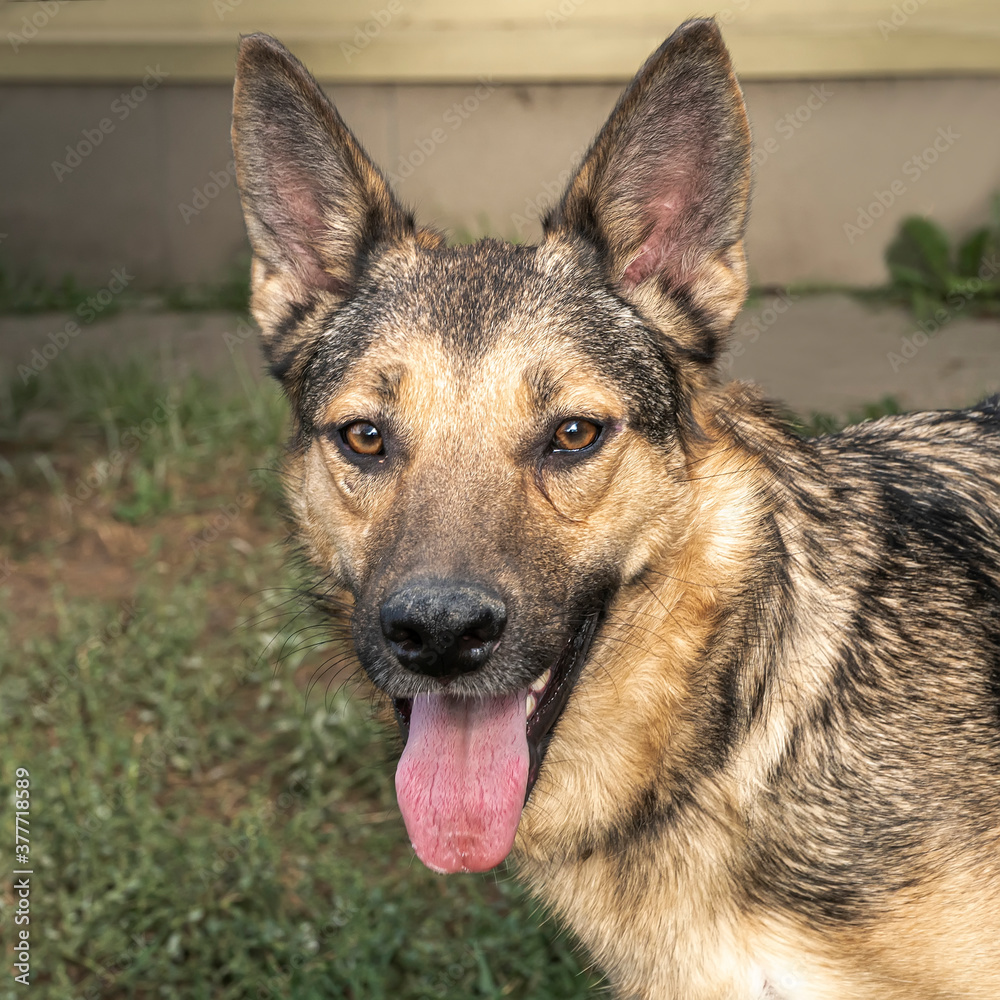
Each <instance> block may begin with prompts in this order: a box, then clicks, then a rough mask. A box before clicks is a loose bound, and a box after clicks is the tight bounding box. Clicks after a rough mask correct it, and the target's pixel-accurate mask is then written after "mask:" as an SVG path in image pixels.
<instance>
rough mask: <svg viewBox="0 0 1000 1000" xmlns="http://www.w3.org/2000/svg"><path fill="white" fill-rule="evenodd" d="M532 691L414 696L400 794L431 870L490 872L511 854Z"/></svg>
mask: <svg viewBox="0 0 1000 1000" xmlns="http://www.w3.org/2000/svg"><path fill="white" fill-rule="evenodd" d="M526 696H527V692H526V691H520V692H517V693H515V694H510V695H504V696H503V697H500V698H489V699H484V700H473V699H471V698H453V697H449V696H447V695H420V696H418V697H417V698H414V699H413V709H412V711H411V713H410V734H409V736H408V737H407V740H406V749H405V750H404V751H403V756H402V757H401V758H400V761H399V767H398V768H397V769H396V797H397V798H398V799H399V808H400V811H401V812H402V814H403V821H404V822H405V823H406V831H407V833H409V835H410V840H411V842H412V843H413V849H414V850H415V851H416V852H417V857H419V858H420V860H421V861H423V863H424V864H425V865H427V867H428V868H433V869H434V871H437V872H484V871H486V870H487V869H489V868H492V867H493V866H494V865H498V864H499V863H500V862H501V861H503V859H504V858H505V857H507V855H508V854H509V853H510V849H511V847H512V846H513V844H514V834H515V833H517V824H518V822H519V821H520V819H521V807H522V806H523V805H524V793H525V790H526V789H527V787H528V738H527V731H526V718H525V712H524V702H525V697H526Z"/></svg>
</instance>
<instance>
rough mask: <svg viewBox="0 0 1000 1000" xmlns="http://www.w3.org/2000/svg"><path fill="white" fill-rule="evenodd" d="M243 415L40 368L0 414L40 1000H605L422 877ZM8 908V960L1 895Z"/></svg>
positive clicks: (4, 638)
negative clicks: (311, 604)
mask: <svg viewBox="0 0 1000 1000" xmlns="http://www.w3.org/2000/svg"><path fill="white" fill-rule="evenodd" d="M246 388H247V392H246V393H240V392H239V391H238V390H237V391H236V393H235V395H231V396H229V397H227V396H226V395H225V394H224V393H222V392H220V391H219V389H218V387H217V386H212V385H210V384H207V383H199V382H196V381H195V382H188V383H186V384H183V385H175V386H172V387H163V386H160V385H157V384H156V383H154V382H153V381H152V380H151V379H150V377H149V376H148V375H147V374H146V373H145V372H144V371H143V370H142V369H141V368H138V367H131V368H124V369H119V370H116V371H108V370H101V369H98V368H95V367H89V368H88V367H86V366H78V367H76V368H74V369H69V368H68V367H60V366H57V365H53V366H51V368H50V369H49V370H47V371H46V372H45V373H43V374H42V376H40V377H39V378H38V379H32V380H31V381H30V382H29V383H28V385H27V386H22V385H21V383H20V380H17V381H16V382H15V383H13V384H12V385H10V386H8V387H7V388H6V389H5V390H3V391H2V392H0V459H2V465H0V471H2V474H0V632H2V635H0V689H2V690H3V692H4V697H3V699H2V700H0V731H2V732H3V733H4V753H3V755H2V761H0V797H2V798H3V801H5V802H10V801H11V800H12V795H13V789H14V777H15V775H14V772H15V769H16V768H18V767H23V768H27V769H28V771H29V772H30V782H31V786H30V794H31V809H30V834H29V840H30V843H29V847H30V862H31V863H30V865H29V867H31V868H33V870H34V875H33V876H32V880H31V886H32V890H31V896H30V903H31V924H30V932H31V937H30V942H31V956H32V959H31V967H32V985H31V995H32V996H34V997H38V998H39V1000H70V998H81V1000H82V998H92V997H94V998H96V997H100V998H102V1000H125V998H135V1000H146V998H153V997H157V998H178V1000H201V998H206V1000H207V998H212V1000H228V998H233V1000H236V998H240V1000H243V998H258V997H260V998H268V997H275V998H277V997H281V998H292V1000H312V998H316V1000H319V998H323V1000H328V998H330V997H343V998H347V1000H362V998H363V1000H380V998H388V997H391V998H393V1000H421V998H425V997H426V998H446V1000H447V998H455V1000H459V998H461V1000H468V998H501V997H516V998H520V997H532V998H542V1000H544V998H552V1000H562V998H566V1000H569V998H582V997H586V996H590V995H594V993H595V986H596V983H597V980H596V979H595V978H593V977H592V976H589V975H588V974H587V973H585V972H584V971H582V968H581V959H580V958H579V957H578V956H577V953H576V951H575V950H574V948H573V946H572V945H571V943H570V942H569V941H567V940H566V938H564V937H563V936H562V935H561V934H560V933H559V932H558V931H557V929H556V927H555V926H554V925H553V924H552V923H546V922H545V920H544V918H543V915H541V914H539V913H537V912H536V911H535V908H534V906H533V904H532V903H531V902H530V901H529V900H528V899H526V898H525V896H524V894H523V892H522V890H520V889H519V888H518V887H517V886H516V884H515V883H514V882H513V881H512V880H511V878H510V877H509V875H508V874H506V873H504V872H501V873H498V874H492V875H489V876H465V877H458V876H454V877H449V878H447V879H444V878H440V877H438V876H435V875H433V874H431V873H430V872H428V871H427V870H426V869H424V868H423V867H422V866H421V865H420V864H419V863H417V862H415V861H414V860H413V858H412V851H411V850H410V848H409V845H408V844H407V842H406V838H405V833H404V831H403V826H402V822H401V820H400V818H399V815H398V811H397V808H396V805H395V796H394V793H393V788H392V771H393V755H394V752H395V739H396V737H395V735H394V734H393V733H392V731H391V730H390V729H387V728H386V727H384V726H383V725H382V724H381V723H380V722H378V721H375V720H374V719H373V718H372V712H371V709H370V706H369V704H368V702H367V701H366V699H365V697H364V696H363V695H361V694H359V693H358V691H357V690H356V689H355V687H354V686H353V684H352V682H351V681H350V679H349V678H346V677H345V676H343V675H340V674H338V673H337V670H336V668H337V665H338V663H339V662H340V659H341V653H342V650H341V649H340V647H338V645H337V643H336V640H335V639H334V638H333V637H331V636H330V635H329V632H328V629H326V628H325V627H324V626H323V623H322V622H321V621H318V620H316V619H314V618H311V617H310V616H309V615H308V614H301V613H302V611H303V604H302V602H301V600H300V598H299V596H298V593H297V590H298V587H299V584H300V580H299V577H298V571H297V570H296V568H295V564H294V560H290V559H289V558H288V553H287V551H286V550H285V547H284V546H283V544H282V542H281V539H282V536H283V533H284V526H283V522H282V518H281V514H280V499H279V493H278V491H277V487H276V484H275V478H274V476H273V474H272V472H271V471H269V470H273V469H274V468H275V466H276V465H277V463H278V461H279V460H280V441H281V438H282V435H283V412H284V404H283V402H282V401H281V400H280V398H279V397H278V394H277V392H276V391H275V390H273V389H271V387H270V386H257V385H254V384H252V383H248V384H247V387H246ZM311 685H312V687H311V690H310V686H311ZM10 815H11V813H10V812H9V811H7V812H6V813H5V816H10ZM4 826H5V829H4V834H3V835H4V838H5V840H6V842H8V843H11V844H12V842H13V838H14V831H13V824H12V823H11V822H10V821H9V820H7V819H5V820H4ZM0 900H2V905H3V913H2V914H0V925H2V926H3V927H4V930H5V933H6V930H7V928H11V927H13V926H14V925H13V915H12V908H13V906H14V904H15V898H14V896H13V895H12V894H11V892H10V880H9V879H8V880H6V881H5V887H4V889H3V890H2V895H0ZM8 954H9V952H8ZM20 991H21V987H20V986H19V985H18V984H16V983H13V982H12V980H11V979H10V977H6V978H5V980H4V982H3V983H2V984H0V1000H8V998H13V997H15V996H19V995H20Z"/></svg>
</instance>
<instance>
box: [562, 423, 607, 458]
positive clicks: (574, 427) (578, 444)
mask: <svg viewBox="0 0 1000 1000" xmlns="http://www.w3.org/2000/svg"><path fill="white" fill-rule="evenodd" d="M600 433H601V425H600V424H595V423H594V422H593V421H592V420H584V419H583V418H582V417H574V418H573V419H572V420H564V421H563V422H562V423H561V424H560V425H559V426H558V427H557V428H556V432H555V434H553V435H552V447H553V448H554V449H555V450H556V451H580V449H581V448H588V447H590V445H592V444H593V443H594V442H595V441H596V440H597V438H598V436H599V435H600Z"/></svg>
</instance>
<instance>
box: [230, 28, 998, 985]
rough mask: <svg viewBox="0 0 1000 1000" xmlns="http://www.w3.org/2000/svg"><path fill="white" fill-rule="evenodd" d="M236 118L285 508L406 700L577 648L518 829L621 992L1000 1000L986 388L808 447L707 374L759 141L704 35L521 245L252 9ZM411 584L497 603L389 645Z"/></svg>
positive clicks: (621, 119) (497, 681) (720, 49)
mask: <svg viewBox="0 0 1000 1000" xmlns="http://www.w3.org/2000/svg"><path fill="white" fill-rule="evenodd" d="M233 136H234V145H235V147H236V154H237V156H236V162H237V174H238V180H239V184H240V190H241V196H242V198H243V204H244V211H245V213H246V215H247V225H248V232H249V234H250V239H251V243H252V245H253V249H254V265H253V273H252V281H253V308H254V315H255V316H256V317H257V319H258V322H259V323H260V324H261V327H262V331H263V343H264V347H265V352H266V353H267V356H268V359H269V361H270V362H271V364H272V371H273V372H274V374H275V375H276V376H277V377H278V378H279V379H280V380H281V381H282V384H283V386H284V387H285V390H286V392H287V393H288V396H289V398H290V400H291V402H292V407H293V416H294V421H295V431H294V434H293V438H292V442H291V444H290V449H289V458H288V464H287V476H286V482H287V489H288V496H289V502H290V506H291V510H292V514H293V518H294V521H295V524H296V530H297V534H298V537H299V539H300V540H301V543H302V545H303V548H304V550H305V552H306V554H307V555H308V557H309V559H310V560H311V561H312V563H313V564H314V565H315V566H316V567H317V569H318V570H319V571H320V573H321V574H322V577H323V587H324V589H325V591H326V592H328V593H329V594H330V595H331V601H330V606H331V609H332V610H333V611H334V612H335V613H339V614H340V615H342V616H343V618H344V621H345V622H346V623H347V624H348V625H349V626H350V628H351V629H352V631H353V634H354V639H355V644H356V648H357V651H358V655H359V659H360V660H361V663H362V665H363V666H364V668H365V670H366V671H367V672H368V674H369V676H370V677H371V678H372V680H373V682H374V683H375V684H376V686H377V687H378V689H379V690H380V691H381V692H382V693H384V694H385V695H386V696H387V699H393V700H394V704H395V705H396V711H397V712H398V713H399V716H398V717H399V718H400V720H401V723H402V724H403V725H404V729H405V726H406V723H405V722H403V721H402V720H404V718H405V709H406V705H408V704H409V705H412V704H413V699H414V698H416V697H420V696H425V695H426V696H430V697H437V696H442V697H445V696H447V697H452V696H453V697H455V698H469V699H472V698H479V699H496V698H501V697H503V698H509V695H510V694H511V693H513V692H519V693H522V694H523V692H524V691H525V690H527V689H528V685H529V684H530V683H531V682H533V681H534V680H536V679H540V678H541V677H542V676H544V675H545V673H546V672H547V673H548V674H549V676H555V674H557V673H558V671H559V670H564V671H565V674H564V675H563V677H561V679H560V684H563V687H562V688H560V690H566V691H569V692H570V693H569V695H568V701H566V702H565V705H564V707H561V714H558V716H557V717H556V716H553V718H555V719H556V721H555V722H554V728H553V729H552V730H551V734H549V733H548V732H546V733H544V734H542V735H541V736H539V737H538V739H539V741H543V740H544V745H543V744H542V742H539V743H537V744H536V745H535V750H536V751H537V752H538V754H539V755H543V756H539V760H540V766H539V768H538V771H537V781H536V782H535V784H534V785H533V787H532V786H530V784H529V786H528V798H527V803H526V805H525V807H524V810H523V812H522V813H521V818H520V825H519V827H518V829H517V835H516V841H515V844H514V854H513V857H514V861H515V865H516V869H517V871H518V872H519V874H520V875H521V877H523V878H524V879H525V880H526V881H527V882H528V883H529V884H530V885H531V886H532V887H533V889H534V890H535V891H536V892H537V894H538V895H539V897H540V898H541V899H542V900H543V901H544V902H546V903H547V904H548V905H549V906H550V907H551V908H552V909H553V910H554V911H555V912H556V913H557V914H558V915H559V916H560V917H561V918H562V919H563V920H564V921H565V922H566V923H567V924H568V925H569V926H570V927H571V928H573V930H574V931H575V932H576V934H577V935H578V936H579V938H580V939H581V941H582V942H583V943H584V945H585V946H586V947H587V949H588V950H589V952H590V953H591V954H592V955H593V957H594V959H595V961H596V962H597V963H598V964H599V965H600V966H601V967H602V968H603V969H605V970H606V972H607V974H608V977H609V981H610V983H611V985H612V987H613V988H614V990H615V992H616V995H617V996H619V997H621V998H627V1000H904V998H905V1000H957V998H963V1000H993V998H995V997H998V996H1000V949H998V948H997V941H998V940H1000V784H998V781H1000V626H998V625H997V623H996V620H997V618H998V617H1000V500H998V498H1000V471H998V470H1000V401H988V402H987V403H984V404H982V405H981V406H980V407H978V408H974V409H971V410H969V411H965V412H959V413H955V414H947V413H941V414H914V415H909V416H906V417H899V418H894V419H887V420H883V421H879V422H877V423H874V424H869V425H862V426H860V427H857V428H851V429H848V430H847V431H845V432H844V433H843V434H841V435H839V436H833V437H828V438H823V439H819V440H816V441H806V440H802V439H801V438H799V437H798V436H796V435H795V434H794V433H793V432H792V431H791V430H790V429H789V428H788V427H787V426H786V424H785V422H784V421H783V420H782V419H781V418H780V416H779V415H777V413H776V411H775V409H774V408H773V407H772V406H771V405H770V404H769V403H768V402H767V401H766V400H764V399H763V398H762V397H761V395H760V394H759V392H758V391H757V390H756V389H754V388H753V387H751V386H746V385H742V384H731V385H728V386H724V385H722V384H720V376H719V372H718V369H717V367H716V364H715V361H716V358H717V356H718V352H719V349H720V344H721V343H722V342H723V340H724V337H725V335H726V333H727V331H728V328H729V326H730V324H731V323H732V320H733V318H734V317H735V315H736V314H737V312H738V310H739V308H740V306H741V304H742V301H743V298H744V296H745V293H746V288H747V272H746V262H745V258H744V249H743V232H744V228H745V223H746V215H747V200H748V195H749V184H750V159H749V150H750V146H749V132H748V128H747V121H746V114H745V109H744V108H743V103H742V98H741V94H740V90H739V85H738V83H737V82H736V78H735V75H734V74H733V70H732V66H731V65H730V62H729V59H728V55H727V53H726V51H725V47H724V45H723V44H722V40H721V37H720V36H719V33H718V30H717V28H715V26H714V25H713V24H712V23H711V22H704V21H701V22H698V21H696V22H689V23H688V24H685V25H684V26H682V27H681V28H680V29H679V30H678V32H677V33H675V35H673V36H671V38H670V39H668V40H667V42H666V43H664V45H663V46H661V48H660V49H659V50H658V51H657V52H656V53H654V55H653V56H651V58H650V60H649V61H648V62H647V64H646V65H645V66H644V67H643V68H642V70H640V72H639V74H638V75H637V77H636V79H635V81H633V83H632V85H630V87H629V88H628V89H627V90H626V92H625V93H624V94H623V96H622V98H621V100H620V101H619V103H618V106H617V107H616V109H615V110H614V112H613V113H612V115H611V117H610V118H609V120H608V123H607V124H606V125H605V127H604V129H603V130H602V132H601V133H600V135H599V136H598V137H597V139H596V141H595V143H594V145H593V147H592V149H591V150H590V152H589V153H588V154H587V156H586V157H585V158H584V161H583V163H582V165H581V168H580V170H579V172H578V174H577V176H576V177H575V178H574V179H573V181H572V182H571V183H570V186H569V188H568V190H567V192H566V194H565V196H564V197H563V199H562V200H561V202H560V203H559V205H557V206H556V207H555V208H554V209H553V211H552V213H551V214H550V216H549V217H548V218H547V220H546V226H545V230H546V232H545V238H544V240H543V242H542V243H541V245H540V246H538V247H510V246H505V245H502V244H499V243H497V242H495V241H489V240H486V241H483V242H481V243H479V244H477V245H475V246H472V247H463V248H446V247H444V246H443V244H442V242H441V240H440V238H439V237H438V236H437V235H436V234H433V233H431V232H429V231H426V230H421V229H418V228H417V227H416V225H415V223H414V222H413V220H412V218H411V217H409V216H408V215H407V214H406V213H405V212H404V211H403V210H402V209H401V207H400V206H399V205H398V204H397V202H396V201H395V199H394V197H393V195H392V194H391V192H390V191H389V189H388V186H387V185H386V184H385V182H384V180H383V178H382V177H381V175H380V174H379V172H378V170H377V169H376V168H375V167H374V166H373V165H372V164H371V162H370V161H369V160H368V158H367V156H366V155H365V154H364V151H363V150H362V149H361V147H360V145H359V144H358V143H357V140H356V139H355V138H354V137H353V135H351V133H350V132H349V130H348V129H347V127H346V126H345V125H344V123H343V122H342V121H341V119H340V117H339V115H338V114H337V112H336V111H335V109H334V108H333V106H332V105H331V104H330V103H329V101H328V100H327V99H326V98H325V96H324V95H323V94H322V92H321V91H320V89H319V87H318V86H317V85H316V84H315V82H314V81H313V80H312V79H311V78H310V77H309V75H308V73H307V72H306V71H305V69H304V68H303V67H302V66H301V65H300V64H299V63H298V62H297V61H296V60H295V59H294V57H292V56H291V55H290V54H289V53H287V52H286V51H285V50H284V49H283V48H282V47H281V46H280V44H279V43H277V42H275V41H274V40H273V39H268V38H266V37H265V36H251V37H250V38H248V39H245V40H244V42H243V45H242V47H241V56H240V62H239V77H238V84H237V88H236V100H235V106H234V129H233ZM303 137H306V139H304V138H303ZM307 139H308V141H307ZM567 419H582V420H586V421H589V422H591V423H593V424H594V425H595V426H598V427H600V428H601V435H602V436H601V437H600V438H599V439H598V440H597V442H596V443H595V444H594V447H593V448H591V449H590V450H588V451H585V452H583V451H581V452H580V453H579V454H571V455H570V454H566V453H565V449H559V448H556V447H555V446H554V442H555V438H554V437H553V436H552V435H553V431H554V429H555V427H557V426H561V422H564V421H566V420H567ZM356 421H361V422H364V423H367V424H370V425H371V426H372V427H374V428H375V429H376V430H377V431H378V434H379V436H380V440H381V441H382V442H383V445H384V447H383V448H382V450H381V451H380V452H378V453H377V454H375V455H370V456H367V457H365V458H362V457H360V456H359V455H358V454H357V453H356V452H353V451H352V450H351V448H350V447H349V445H347V444H346V443H345V438H344V433H345V428H348V429H349V428H350V426H351V425H352V423H354V422H356ZM428 579H430V580H431V581H432V582H433V583H434V584H435V585H438V584H440V583H441V582H442V581H445V582H449V583H450V582H452V581H459V582H460V583H461V584H462V585H463V586H464V585H466V584H469V581H470V580H471V582H472V583H474V584H475V585H476V586H478V587H480V589H481V590H483V591H487V592H488V594H489V595H502V597H503V600H504V601H505V602H506V604H504V608H505V614H506V612H507V611H508V610H509V611H510V614H509V620H508V619H505V623H504V626H503V627H504V628H505V629H506V630H505V631H504V632H503V634H502V639H500V641H499V642H498V643H497V644H496V645H495V646H494V647H491V649H490V650H489V651H488V652H487V654H486V656H485V657H484V659H483V661H481V662H480V663H479V664H478V665H477V666H476V667H475V669H463V670H462V671H461V672H455V673H454V674H444V673H440V672H435V671H434V670H431V669H426V668H424V667H417V666H414V664H413V663H412V662H411V661H410V660H408V659H407V658H406V656H405V655H404V653H400V652H399V651H398V649H397V650H396V651H395V652H394V651H393V649H394V647H393V646H392V645H391V642H392V640H391V639H390V635H389V633H388V632H387V629H386V626H385V624H384V623H382V624H380V622H381V619H380V615H381V613H382V612H383V611H384V610H385V607H386V605H387V603H388V595H392V594H394V593H398V592H399V588H401V587H404V586H408V585H410V584H411V583H412V581H414V580H417V581H426V580H428ZM334 599H336V600H334ZM455 599H456V600H457V598H455ZM496 599H497V600H500V598H499V597H497V598H496ZM451 600H452V598H451V597H449V601H451ZM470 628H471V626H470ZM459 637H460V638H461V639H463V640H465V639H470V635H465V634H463V635H461V636H459V633H458V632H455V633H454V634H453V635H452V636H451V638H450V641H451V642H452V643H454V642H455V640H456V638H459ZM591 637H592V639H591ZM472 638H474V637H472ZM588 642H589V643H590V645H589V646H588V645H587V643H588ZM483 648H485V647H483ZM567 651H569V652H567ZM438 652H439V651H438ZM570 654H572V655H570ZM546 666H547V667H548V670H547V671H546ZM577 669H578V670H579V673H578V675H577V673H576V672H575V671H576V670H577ZM563 682H564V683H563ZM555 686H556V687H558V685H555ZM550 704H557V703H556V702H555V701H552V702H550ZM558 704H559V705H560V706H561V705H562V703H561V702H559V703H558ZM400 706H403V707H402V708H400ZM528 711H530V701H529V708H528ZM515 721H516V720H515ZM526 725H527V730H526V734H527V736H528V737H529V738H531V736H532V730H531V725H532V723H531V721H530V720H529V721H528V722H527V723H526ZM550 737H551V738H550ZM519 801H520V799H519V798H518V802H517V803H515V804H519ZM511 829H513V827H511ZM503 849H504V850H506V849H507V848H506V846H504V848H503ZM489 863H492V862H489Z"/></svg>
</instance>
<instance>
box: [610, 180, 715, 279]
mask: <svg viewBox="0 0 1000 1000" xmlns="http://www.w3.org/2000/svg"><path fill="white" fill-rule="evenodd" d="M695 173H696V172H695V171H693V170H683V169H681V170H678V169H677V167H676V166H675V167H674V169H673V170H670V171H663V172H662V173H660V175H659V176H658V177H657V178H656V188H657V189H658V191H657V194H656V195H655V196H654V197H653V198H651V199H650V200H649V201H647V202H646V204H645V206H644V207H643V208H641V209H639V214H640V216H641V217H642V220H643V222H644V223H645V226H648V227H649V232H648V235H647V236H646V238H645V239H644V240H643V242H642V245H641V246H640V247H639V252H638V253H637V254H636V256H635V257H634V258H633V259H632V260H631V261H630V262H629V264H628V266H627V267H626V268H625V271H624V272H623V274H622V278H621V280H622V282H623V283H624V284H625V285H627V286H628V287H630V288H631V287H634V286H635V285H638V284H639V283H640V282H642V281H645V280H646V279H647V278H649V277H650V276H652V275H654V274H662V275H663V276H664V277H665V278H667V279H668V280H669V281H671V282H673V283H676V284H684V283H685V281H686V280H687V279H688V278H690V274H688V273H687V272H688V270H689V268H688V266H687V263H688V261H689V259H690V258H691V257H692V256H697V251H698V249H699V248H698V245H697V244H698V242H699V240H700V238H701V237H703V236H704V232H703V230H704V224H703V220H702V219H701V198H700V197H699V193H698V191H697V188H696V181H695ZM645 226H644V228H645Z"/></svg>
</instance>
